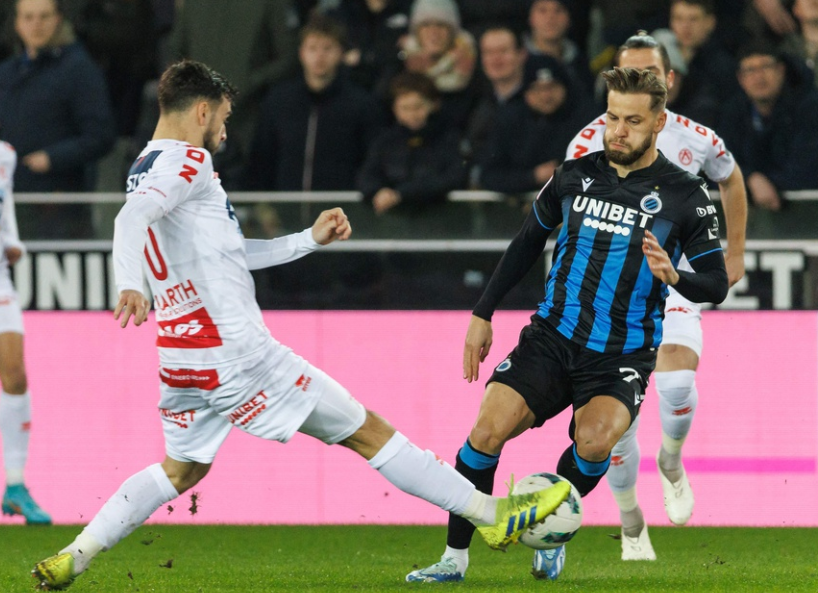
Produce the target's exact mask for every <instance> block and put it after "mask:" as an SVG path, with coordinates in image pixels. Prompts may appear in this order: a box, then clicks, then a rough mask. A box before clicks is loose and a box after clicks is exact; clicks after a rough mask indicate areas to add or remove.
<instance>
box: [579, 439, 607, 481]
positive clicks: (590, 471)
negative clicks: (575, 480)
mask: <svg viewBox="0 0 818 593" xmlns="http://www.w3.org/2000/svg"><path fill="white" fill-rule="evenodd" d="M574 461H576V462H577V468H579V471H581V472H582V473H583V474H585V475H586V476H601V475H602V474H604V473H605V472H606V471H608V466H609V465H611V456H610V454H608V458H607V459H606V460H605V461H596V462H594V461H587V460H585V459H583V458H582V457H580V456H579V453H577V444H576V443H574Z"/></svg>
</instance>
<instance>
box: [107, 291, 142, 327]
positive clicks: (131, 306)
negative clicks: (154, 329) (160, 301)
mask: <svg viewBox="0 0 818 593" xmlns="http://www.w3.org/2000/svg"><path fill="white" fill-rule="evenodd" d="M150 309H151V304H150V303H149V302H148V299H146V298H145V297H144V295H143V294H142V293H141V292H139V291H138V290H123V291H122V292H120V293H119V302H118V303H117V304H116V308H115V309H114V319H117V320H118V319H119V317H120V316H121V315H124V317H123V318H122V321H121V322H120V323H119V327H125V326H126V325H128V320H129V319H130V318H131V316H133V324H134V325H142V322H143V321H145V320H146V319H147V318H148V311H150Z"/></svg>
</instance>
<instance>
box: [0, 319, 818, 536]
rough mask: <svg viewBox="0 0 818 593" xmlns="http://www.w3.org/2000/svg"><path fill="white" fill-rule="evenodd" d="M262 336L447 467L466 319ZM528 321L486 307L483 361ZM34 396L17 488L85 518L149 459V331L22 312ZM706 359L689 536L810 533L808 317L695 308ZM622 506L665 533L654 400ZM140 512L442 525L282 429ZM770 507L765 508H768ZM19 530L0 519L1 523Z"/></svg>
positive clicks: (602, 492) (689, 460) (816, 448)
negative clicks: (280, 439)
mask: <svg viewBox="0 0 818 593" xmlns="http://www.w3.org/2000/svg"><path fill="white" fill-rule="evenodd" d="M265 316H266V321H267V324H268V326H269V327H270V328H271V330H272V333H273V335H274V336H276V338H278V339H279V340H280V341H282V342H283V343H285V344H287V345H289V346H291V347H293V348H294V349H295V350H296V351H297V352H298V353H300V354H301V355H302V356H304V357H305V358H307V359H308V360H310V361H311V362H313V363H314V364H316V365H318V366H319V367H321V368H322V369H324V370H326V371H327V372H329V373H330V374H331V375H333V376H334V377H335V378H336V379H338V380H339V381H340V382H341V383H342V384H344V385H345V386H346V387H347V388H348V389H349V390H350V391H351V392H352V393H353V394H354V395H355V396H356V397H357V398H358V399H359V400H360V401H361V402H363V403H364V404H365V405H366V406H367V407H369V408H371V409H373V410H375V411H377V412H379V413H381V414H382V415H384V416H386V417H387V418H389V419H390V420H391V421H392V422H393V423H394V424H395V425H396V426H397V427H398V428H399V429H400V430H401V431H402V432H404V433H405V434H406V435H408V436H409V437H410V438H411V439H412V440H413V441H415V442H416V443H417V444H418V445H420V446H421V447H424V448H428V449H431V450H432V451H434V452H435V453H437V454H438V455H439V456H441V457H442V458H444V459H446V460H447V461H449V462H450V463H453V462H454V457H455V454H456V452H457V450H458V449H459V447H460V445H461V444H462V443H463V441H464V439H465V438H466V435H467V434H468V432H469V429H470V427H471V423H472V421H473V420H474V417H475V414H476V412H477V409H478V406H479V403H480V398H481V395H482V391H483V384H482V380H481V382H479V383H476V384H468V383H466V382H465V381H463V380H462V379H461V378H460V377H461V352H462V342H463V338H464V332H465V329H466V326H467V324H468V320H469V314H468V313H467V312H458V311H451V312H449V311H447V312H434V311H430V312H413V311H399V312H391V311H390V312H373V311H360V312H351V311H344V312H338V311H303V312H275V311H270V312H266V313H265ZM528 316H529V313H528V312H502V313H498V314H497V315H496V317H495V320H494V328H495V342H494V346H493V349H492V352H491V354H490V355H489V359H488V361H487V364H486V365H485V367H484V368H483V369H482V371H483V377H487V376H488V375H489V373H490V371H491V366H493V365H495V364H497V363H498V362H499V361H500V360H502V359H503V358H504V356H505V354H506V353H507V352H508V351H509V350H510V349H511V348H512V347H513V346H514V344H515V343H516V339H517V335H518V334H519V331H520V328H521V327H522V325H523V324H525V323H526V322H527V320H528ZM25 324H26V332H27V333H26V360H27V367H28V372H29V382H30V387H31V393H32V397H33V402H34V403H33V412H34V418H33V428H32V434H31V455H30V461H29V466H28V469H27V481H28V483H29V486H30V488H31V490H32V491H33V493H34V494H35V496H36V498H37V500H38V501H40V502H41V504H42V505H43V506H44V508H46V509H47V510H48V511H50V512H51V513H52V514H53V516H54V520H55V521H56V522H58V523H84V522H87V521H88V520H89V519H90V518H91V516H93V514H94V513H95V512H96V511H97V510H98V509H99V507H100V506H101V505H102V503H103V502H104V500H105V499H106V498H107V497H108V496H110V495H111V494H112V493H113V492H114V491H115V490H116V488H117V487H118V486H119V484H120V483H121V482H122V481H123V480H124V479H125V478H127V477H128V476H129V475H131V474H132V473H134V472H136V471H138V470H140V469H142V468H144V467H145V466H147V465H149V464H151V463H155V462H157V461H160V460H161V459H162V458H163V456H164V447H163V443H162V434H161V429H160V422H159V416H158V412H157V409H156V403H157V401H158V385H159V381H158V377H157V354H156V350H155V348H154V346H153V337H154V332H155V327H156V326H155V324H154V322H153V320H152V319H151V320H150V321H149V322H148V323H147V324H146V325H143V326H142V327H140V328H132V327H129V328H128V329H126V330H121V329H120V328H119V327H118V325H117V323H115V322H114V320H113V319H112V316H111V314H110V313H97V312H27V313H26V314H25ZM704 331H705V353H704V356H703V358H702V363H701V366H700V372H699V375H698V379H697V381H698V388H699V393H700V399H699V408H698V412H697V416H696V422H695V424H694V427H693V432H692V433H691V435H690V437H689V439H688V444H687V446H686V447H685V460H686V464H687V468H688V473H689V475H690V480H691V482H692V484H693V487H694V489H695V493H696V509H695V512H694V515H693V519H692V520H691V524H694V525H768V526H793V525H811V526H818V505H816V504H815V492H816V491H818V469H817V468H816V463H817V462H816V457H818V313H816V312H806V311H802V312H780V311H775V312H726V311H718V312H716V311H708V312H706V313H705V314H704ZM642 414H643V416H642V422H641V426H640V432H639V442H640V444H641V447H642V453H643V459H642V474H641V477H640V481H639V497H640V500H641V502H642V505H643V508H644V510H645V515H646V517H647V519H648V521H649V523H651V524H658V525H665V524H668V523H667V519H666V517H665V515H664V511H663V508H662V493H661V486H660V484H659V479H658V476H657V473H656V466H655V462H654V461H653V459H654V456H655V454H656V451H657V448H658V447H659V444H660V434H661V433H660V427H659V421H658V412H657V402H656V396H655V392H654V391H653V389H652V388H651V389H650V390H649V392H648V396H647V398H646V401H645V403H644V405H643V411H642ZM567 426H568V417H567V416H566V415H565V414H563V415H562V416H560V417H558V418H556V419H554V420H552V421H550V422H548V423H546V425H545V426H544V427H543V428H541V429H538V430H534V431H529V432H528V433H526V434H524V435H522V436H521V437H520V438H518V439H516V440H515V441H513V442H511V443H510V444H509V445H508V446H507V447H506V450H505V451H504V453H503V456H502V459H501V461H500V468H499V471H498V483H497V490H498V491H500V490H503V489H504V487H503V485H502V481H504V480H506V479H507V478H508V476H509V475H510V474H511V473H512V472H514V473H515V475H516V476H518V477H522V476H524V475H526V474H528V473H531V472H536V471H554V469H555V466H556V462H557V459H558V457H559V455H560V453H561V452H562V451H563V450H564V449H565V447H566V446H567V445H568V437H567ZM195 490H196V491H197V493H198V494H199V499H198V507H199V508H198V513H197V514H196V515H192V514H191V513H190V512H189V510H188V509H189V507H190V498H189V496H188V495H185V496H183V497H181V498H180V499H178V500H177V501H175V502H174V503H172V506H173V509H174V510H173V511H172V512H170V511H169V509H168V508H166V507H165V508H162V509H160V510H159V511H157V512H156V513H155V514H154V517H153V518H152V519H151V520H152V521H154V522H171V523H425V524H442V523H444V522H445V518H446V517H445V514H444V513H443V512H441V511H439V510H437V509H435V508H434V507H432V506H430V505H429V504H427V503H425V502H422V501H419V500H416V499H413V498H412V497H410V496H408V495H405V494H403V493H401V492H400V491H398V490H396V489H395V488H394V487H392V486H391V485H390V484H389V483H388V482H386V481H385V480H384V479H383V478H382V477H381V476H380V475H379V474H377V473H376V472H375V471H373V470H372V469H370V468H369V467H368V465H367V464H366V463H365V462H364V461H363V460H361V459H359V458H358V457H357V456H356V455H354V454H353V453H351V452H350V451H348V450H345V449H343V448H340V447H327V446H325V445H323V444H321V443H318V442H314V441H311V440H310V439H309V438H307V437H304V436H302V435H297V436H296V437H295V438H294V439H293V440H292V441H291V442H290V443H288V444H287V445H282V444H280V443H269V442H263V441H260V440H257V439H254V438H252V437H249V436H247V435H245V434H243V433H240V432H239V431H238V430H237V431H235V433H234V434H232V435H231V436H230V437H229V438H228V440H227V442H226V443H225V445H224V447H223V448H222V450H221V451H220V453H219V456H218V457H217V459H216V463H215V465H214V467H213V469H212V471H211V473H210V475H209V476H208V477H207V478H206V479H205V480H204V481H203V482H202V483H201V484H200V485H199V487H197V488H196V489H195ZM771 501H772V504H771ZM585 513H586V524H610V525H613V524H617V522H618V512H617V510H616V506H615V504H614V502H613V499H612V497H611V495H610V492H609V489H608V486H607V484H606V483H605V482H603V483H602V484H600V486H599V487H598V488H597V489H596V491H594V492H593V493H592V494H591V495H589V496H588V498H587V499H586V501H585ZM17 522H20V519H19V518H15V519H9V518H2V519H0V524H9V523H17Z"/></svg>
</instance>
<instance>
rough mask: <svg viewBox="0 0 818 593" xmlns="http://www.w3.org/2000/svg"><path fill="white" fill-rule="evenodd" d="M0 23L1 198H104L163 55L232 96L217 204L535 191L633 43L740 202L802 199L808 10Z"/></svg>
mask: <svg viewBox="0 0 818 593" xmlns="http://www.w3.org/2000/svg"><path fill="white" fill-rule="evenodd" d="M0 20H2V22H3V23H4V24H3V26H2V32H3V35H2V42H1V43H0V57H1V58H2V62H0V139H3V140H5V141H7V142H10V143H11V144H12V145H14V147H15V148H16V150H17V153H18V159H19V165H18V168H17V171H16V174H15V189H16V191H17V192H81V191H95V190H107V191H119V190H120V189H121V185H120V183H124V181H123V182H120V181H119V180H124V178H125V176H126V172H127V169H128V167H129V166H130V161H131V160H132V158H133V157H134V155H136V154H137V153H138V152H139V150H140V149H141V147H142V146H143V145H144V143H145V142H146V141H147V140H149V139H150V136H151V135H152V133H153V128H154V125H155V123H156V119H157V117H158V107H157V103H156V77H157V75H158V73H159V72H160V71H161V70H162V69H163V68H164V67H165V66H166V65H167V64H168V63H170V62H172V61H175V60H178V59H181V58H189V59H194V60H199V61H202V62H205V63H206V64H208V65H209V66H211V67H212V68H214V69H215V70H217V71H219V72H221V73H222V74H224V75H225V76H226V77H227V78H229V79H230V80H231V81H232V82H233V83H234V84H235V85H236V86H237V87H238V88H239V90H240V93H241V94H240V96H239V98H238V99H237V102H236V105H235V106H234V115H233V116H232V117H231V121H230V123H229V128H228V140H227V142H226V143H225V144H224V145H223V146H222V148H221V149H220V151H219V153H218V154H217V155H215V163H216V168H217V170H218V171H219V175H220V177H221V179H222V180H223V183H224V185H225V187H226V188H227V189H228V190H247V191H333V190H355V191H360V192H362V193H363V195H364V197H365V199H366V200H367V202H368V203H371V205H372V208H373V210H374V211H375V212H376V213H377V214H385V213H387V212H389V211H390V210H392V209H395V208H398V209H403V210H406V209H413V208H414V209H417V208H424V207H426V206H428V205H429V204H433V203H436V202H442V201H444V200H445V196H446V194H447V193H448V192H450V191H452V190H457V189H487V190H492V191H498V192H504V193H510V194H514V193H523V192H530V191H536V190H538V189H539V188H540V187H541V186H542V184H543V183H545V181H547V180H548V178H549V177H550V176H551V174H552V172H553V170H554V168H555V167H557V166H558V165H559V164H560V163H561V162H562V161H563V160H564V158H565V152H566V148H567V146H568V144H569V142H570V141H571V139H572V138H573V137H574V136H575V135H576V134H577V133H578V132H580V131H581V130H582V129H583V127H584V126H585V125H587V124H588V123H589V122H591V121H593V120H594V118H595V117H597V116H598V115H599V114H601V113H603V112H604V109H605V105H604V99H605V97H604V92H603V87H602V86H601V85H600V84H599V82H598V80H599V73H600V72H602V71H604V70H605V69H607V68H609V67H610V65H611V60H612V58H613V56H614V54H615V52H616V49H617V47H618V46H619V45H620V44H622V43H623V42H624V41H625V40H626V39H627V38H628V37H630V36H632V35H634V34H635V33H636V32H637V31H638V30H640V29H641V30H645V31H647V32H648V33H649V34H651V35H653V36H654V37H655V38H656V39H657V40H658V41H659V42H661V43H662V44H664V45H665V47H666V48H667V50H668V53H669V55H670V58H671V66H672V68H673V70H674V72H675V83H674V86H673V89H672V93H671V96H670V103H669V108H671V109H672V110H673V111H675V112H676V113H679V114H682V115H684V116H686V117H689V118H690V119H692V120H695V121H696V122H698V123H699V124H702V125H704V126H708V127H711V128H713V129H714V130H715V131H716V133H717V134H719V135H720V136H722V137H723V138H724V139H725V141H726V143H727V146H728V148H729V149H730V150H732V151H733V153H734V154H735V156H736V159H737V161H738V163H739V165H740V166H741V168H742V170H743V171H744V173H745V176H748V177H749V175H750V174H752V173H754V172H759V173H760V174H761V175H760V177H762V178H763V179H764V183H767V184H768V186H763V185H762V184H761V182H759V184H758V185H757V187H753V186H752V185H750V187H749V188H748V189H749V193H750V195H751V198H752V200H753V201H754V203H755V204H756V206H758V207H762V208H775V207H777V206H780V204H778V205H776V204H772V203H770V202H769V201H768V200H767V199H766V196H769V195H770V189H771V188H772V189H774V190H775V191H776V192H779V193H780V192H781V191H786V190H798V189H818V166H816V163H815V158H816V156H815V155H816V154H818V68H817V67H816V57H817V56H818V0H794V1H789V0H719V1H718V2H716V1H715V0H575V1H572V0H457V1H456V0H230V1H229V2H226V1H225V0H64V1H63V0H5V1H4V2H0ZM100 161H102V162H103V163H104V164H105V171H101V170H100V167H99V163H100ZM111 180H115V181H111ZM72 216H76V217H77V221H80V220H81V218H82V217H83V216H87V212H86V213H83V211H82V209H81V208H77V209H73V210H72V214H71V216H69V217H68V218H66V216H65V215H64V214H60V215H59V216H56V215H55V217H54V220H53V225H54V231H55V232H54V234H55V235H64V236H71V235H72V234H74V231H73V230H72V229H74V228H75V227H76V225H73V226H72V221H71V220H70V218H71V217H72ZM258 216H260V217H263V216H265V213H264V211H263V210H260V211H259V212H258ZM75 222H76V221H75ZM63 228H64V229H65V230H64V231H61V230H60V229H63Z"/></svg>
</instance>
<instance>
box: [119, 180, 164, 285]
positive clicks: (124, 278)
mask: <svg viewBox="0 0 818 593" xmlns="http://www.w3.org/2000/svg"><path fill="white" fill-rule="evenodd" d="M164 215H165V212H164V210H163V209H162V205H161V204H160V203H158V202H156V201H154V200H152V199H150V198H149V197H148V196H145V195H139V196H134V197H132V198H130V199H129V200H128V201H127V202H125V205H124V206H123V207H122V210H120V211H119V214H117V217H116V220H115V221H114V247H113V252H114V253H113V258H114V278H115V280H116V288H117V290H118V291H119V292H122V291H123V290H137V291H139V292H142V291H143V290H144V288H143V286H144V282H143V278H142V257H143V256H142V252H143V250H144V249H145V242H146V241H147V239H148V227H149V226H150V225H151V224H153V223H154V222H156V221H157V220H159V219H160V218H162V217H163V216H164Z"/></svg>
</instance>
